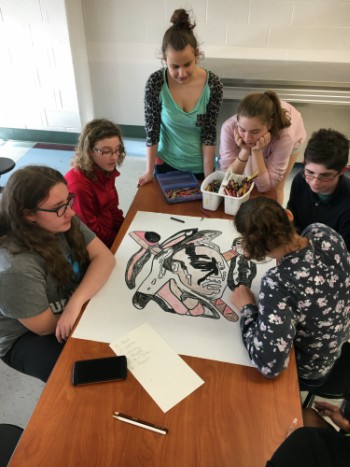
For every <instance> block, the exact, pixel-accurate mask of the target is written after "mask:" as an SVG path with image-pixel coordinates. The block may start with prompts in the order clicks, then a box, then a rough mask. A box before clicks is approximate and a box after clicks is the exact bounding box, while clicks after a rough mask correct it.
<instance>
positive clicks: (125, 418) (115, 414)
mask: <svg viewBox="0 0 350 467" xmlns="http://www.w3.org/2000/svg"><path fill="white" fill-rule="evenodd" d="M113 418H116V419H118V420H120V421H121V422H125V423H130V424H131V425H135V426H139V427H140V428H145V429H146V430H150V431H155V432H156V433H159V434H161V435H166V434H167V433H168V429H167V428H162V427H161V426H158V425H154V424H153V423H149V422H145V421H144V420H140V419H138V418H134V417H130V415H125V414H124V413H121V412H113Z"/></svg>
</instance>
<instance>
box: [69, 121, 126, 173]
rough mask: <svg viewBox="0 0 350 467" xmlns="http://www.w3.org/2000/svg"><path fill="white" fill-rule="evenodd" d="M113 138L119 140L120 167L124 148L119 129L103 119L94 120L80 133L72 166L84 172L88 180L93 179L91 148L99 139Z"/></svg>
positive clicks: (118, 162)
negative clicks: (115, 137)
mask: <svg viewBox="0 0 350 467" xmlns="http://www.w3.org/2000/svg"><path fill="white" fill-rule="evenodd" d="M114 136H117V137H118V138H119V139H120V153H119V156H118V161H117V165H118V166H120V165H122V163H123V161H124V159H125V147H124V143H123V139H122V134H121V131H120V129H119V127H118V126H117V125H116V124H115V123H113V122H111V121H110V120H107V119H105V118H96V119H94V120H91V122H89V123H87V124H86V125H85V127H84V129H83V131H82V132H81V134H80V136H79V140H78V145H77V147H76V149H75V154H74V157H73V160H72V166H73V167H75V168H77V169H79V170H81V171H82V172H84V174H85V175H86V176H87V177H88V178H93V170H94V167H95V164H94V160H93V158H92V156H91V153H92V151H93V148H94V147H95V145H96V143H97V142H98V141H100V140H101V139H105V138H113V137H114Z"/></svg>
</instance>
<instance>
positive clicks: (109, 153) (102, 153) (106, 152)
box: [93, 146, 124, 157]
mask: <svg viewBox="0 0 350 467" xmlns="http://www.w3.org/2000/svg"><path fill="white" fill-rule="evenodd" d="M93 150H94V151H96V152H97V153H98V154H100V156H105V157H112V156H113V155H114V154H116V155H117V156H120V155H122V154H123V153H124V148H123V146H119V148H117V149H116V150H115V151H113V149H111V148H108V149H107V148H106V149H100V148H96V147H94V148H93Z"/></svg>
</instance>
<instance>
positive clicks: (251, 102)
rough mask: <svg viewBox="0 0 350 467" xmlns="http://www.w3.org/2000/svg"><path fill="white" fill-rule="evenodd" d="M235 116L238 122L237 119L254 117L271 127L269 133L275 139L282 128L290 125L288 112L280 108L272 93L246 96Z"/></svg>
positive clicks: (276, 97)
mask: <svg viewBox="0 0 350 467" xmlns="http://www.w3.org/2000/svg"><path fill="white" fill-rule="evenodd" d="M237 116H238V120H239V117H247V118H252V117H256V118H258V119H259V120H260V121H261V122H262V123H263V124H264V125H267V126H270V125H271V128H270V133H271V135H272V136H273V137H274V138H276V139H279V138H280V136H281V131H282V130H283V129H284V128H287V127H289V126H290V125H291V121H290V116H289V112H288V111H287V110H286V109H283V108H282V106H281V101H280V99H279V97H278V96H277V94H276V93H275V92H274V91H265V92H263V93H252V94H248V96H246V97H245V98H244V99H242V100H241V102H240V103H239V106H238V110H237Z"/></svg>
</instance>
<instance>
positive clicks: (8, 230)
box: [0, 165, 89, 285]
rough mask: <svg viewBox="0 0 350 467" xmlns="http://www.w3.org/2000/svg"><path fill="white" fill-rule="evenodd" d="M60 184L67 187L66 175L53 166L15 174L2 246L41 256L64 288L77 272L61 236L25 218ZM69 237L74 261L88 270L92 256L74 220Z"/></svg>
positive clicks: (2, 210)
mask: <svg viewBox="0 0 350 467" xmlns="http://www.w3.org/2000/svg"><path fill="white" fill-rule="evenodd" d="M58 183H64V184H65V185H66V184H67V182H66V181H65V179H64V177H63V175H62V174H61V173H60V172H58V171H57V170H55V169H52V168H50V167H44V166H35V165H32V166H26V167H23V168H21V169H18V170H16V171H15V172H14V173H13V174H12V175H11V177H10V179H9V180H8V182H7V184H6V186H5V188H4V191H3V194H2V199H1V204H0V246H2V247H4V248H7V249H8V250H9V251H10V252H11V253H12V254H18V253H23V252H35V253H37V254H38V255H39V256H41V257H42V258H43V259H44V261H45V263H46V266H47V268H48V270H49V271H50V272H51V274H52V275H53V276H54V277H55V278H56V279H57V281H58V282H59V283H60V285H65V284H67V283H68V282H69V281H70V280H71V279H72V278H73V269H72V266H71V265H70V263H69V262H68V261H67V259H66V258H65V256H64V255H63V253H62V251H61V249H60V247H59V241H60V238H59V236H58V235H55V234H53V233H51V232H49V231H47V230H45V229H43V228H41V227H40V226H38V225H37V224H35V223H32V222H29V221H28V220H27V218H26V216H25V213H30V212H34V211H35V209H36V208H37V207H38V205H39V204H40V203H41V202H42V201H44V200H45V199H47V197H48V196H49V192H50V190H51V188H53V187H54V186H55V185H57V184H58ZM52 215H55V214H54V213H53V214H52ZM65 237H66V239H67V241H68V243H69V245H70V247H71V249H72V261H73V262H75V261H78V263H79V265H80V266H81V268H82V270H84V269H85V268H86V266H87V264H88V261H89V259H88V253H87V249H86V245H85V242H84V238H83V236H82V234H81V233H80V230H79V228H78V223H77V221H76V219H75V218H74V217H73V218H72V224H71V228H70V229H69V231H68V232H66V233H65Z"/></svg>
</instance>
